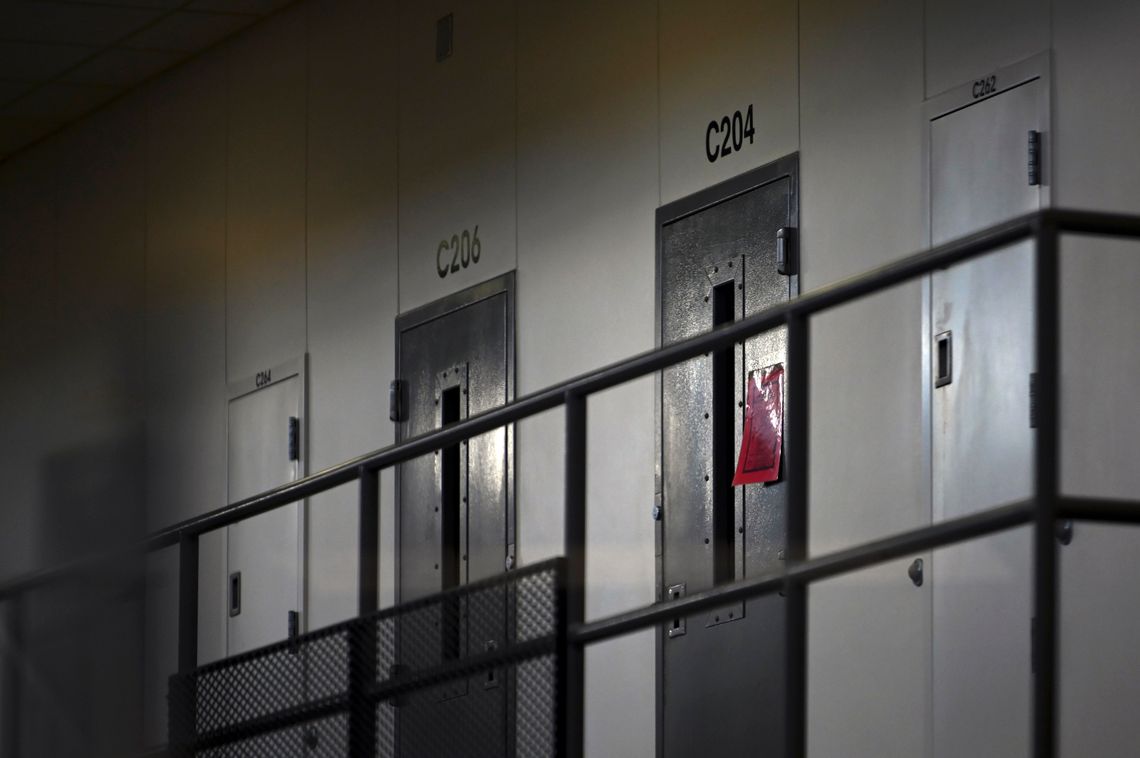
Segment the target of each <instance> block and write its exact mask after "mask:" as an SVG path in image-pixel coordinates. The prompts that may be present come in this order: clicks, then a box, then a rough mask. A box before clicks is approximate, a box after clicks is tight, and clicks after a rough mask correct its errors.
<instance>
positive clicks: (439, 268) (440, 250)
mask: <svg viewBox="0 0 1140 758" xmlns="http://www.w3.org/2000/svg"><path fill="white" fill-rule="evenodd" d="M448 253H450V254H451V262H450V263H448V260H447V257H448ZM482 254H483V244H482V243H481V242H479V225H478V224H476V225H475V231H473V232H471V231H468V230H466V229H464V230H463V233H462V234H453V235H451V239H443V240H440V243H439V247H437V248H436V250H435V270H436V273H438V274H439V278H440V279H443V278H444V277H445V276H447V275H448V274H455V273H458V272H459V270H460V269H464V268H467V267H468V266H473V265H475V264H476V263H478V262H479V256H481V255H482Z"/></svg>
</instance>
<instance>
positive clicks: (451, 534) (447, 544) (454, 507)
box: [439, 386, 463, 660]
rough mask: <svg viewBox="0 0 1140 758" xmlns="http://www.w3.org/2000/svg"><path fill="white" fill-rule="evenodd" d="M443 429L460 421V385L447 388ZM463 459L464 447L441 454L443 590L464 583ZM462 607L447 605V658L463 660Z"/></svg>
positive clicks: (456, 446)
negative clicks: (460, 611)
mask: <svg viewBox="0 0 1140 758" xmlns="http://www.w3.org/2000/svg"><path fill="white" fill-rule="evenodd" d="M440 413H441V420H442V424H441V425H442V426H448V425H449V424H454V423H455V422H456V421H459V419H460V389H459V387H458V386H456V387H450V388H448V389H445V390H444V391H443V392H442V393H441V397H440ZM461 460H462V456H461V453H460V444H459V443H458V442H457V443H455V444H454V445H448V446H447V447H445V448H444V449H443V450H442V451H441V452H440V504H439V516H440V557H439V568H440V589H443V590H449V589H452V588H454V587H458V586H459V584H460V563H461V556H460V550H461V544H460V541H461V534H462V529H461V528H460V526H461V520H462V508H461V504H460V501H461V498H462V495H461V492H462V489H463V484H462V481H461V477H462V471H463V469H462V466H461V463H460V462H461ZM459 626H460V624H459V607H458V605H457V604H455V603H452V602H448V603H445V604H444V619H443V637H442V645H443V657H444V659H445V660H446V659H451V658H458V657H459V652H460V651H459V636H460V635H459Z"/></svg>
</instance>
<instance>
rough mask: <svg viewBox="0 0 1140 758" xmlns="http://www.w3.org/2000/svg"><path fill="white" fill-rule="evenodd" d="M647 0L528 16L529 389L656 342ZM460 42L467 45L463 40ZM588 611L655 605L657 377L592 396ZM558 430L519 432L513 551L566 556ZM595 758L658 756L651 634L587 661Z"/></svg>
mask: <svg viewBox="0 0 1140 758" xmlns="http://www.w3.org/2000/svg"><path fill="white" fill-rule="evenodd" d="M654 14H655V8H654V4H653V3H652V2H637V3H624V4H620V5H616V6H615V5H612V4H607V3H602V2H590V3H585V4H582V3H578V4H574V5H573V6H566V7H563V6H560V5H557V4H530V3H523V4H520V7H519V84H518V86H519V95H518V96H519V116H518V118H519V148H518V149H519V164H518V165H519V193H518V214H519V251H520V254H519V279H518V345H519V347H518V367H519V368H518V375H519V394H520V395H521V394H526V393H528V392H531V391H534V390H537V389H540V388H542V387H544V386H546V385H549V384H552V383H554V382H557V381H559V380H562V379H566V378H569V377H571V376H573V375H575V374H578V373H580V372H582V371H586V370H588V369H590V368H594V367H597V366H599V365H603V364H605V363H607V362H610V361H614V360H617V359H619V358H622V357H625V356H628V355H631V354H633V353H636V352H639V351H642V350H645V349H648V348H650V347H652V346H653V330H654V325H653V313H654V308H653V298H654V284H653V282H654V272H653V267H654V231H653V223H654V221H653V218H654V214H653V212H654V208H655V207H656V206H657V204H658V187H657V149H656V123H655V122H656V111H657V108H656V98H655V87H654V82H655V75H656V71H655V69H656V53H657V50H656V39H655V33H656V27H655V24H654ZM457 46H458V43H457ZM588 424H589V429H590V433H589V440H588V444H589V461H588V465H589V482H588V493H587V495H588V500H589V505H588V508H589V513H588V536H587V540H588V551H587V552H588V556H589V558H588V561H587V572H588V574H587V609H586V612H587V615H588V616H590V617H597V616H600V615H605V614H609V613H614V612H617V611H619V610H623V609H626V608H630V607H633V606H637V605H643V604H646V603H649V602H652V600H653V599H654V573H653V529H652V521H651V520H650V510H651V508H652V504H653V383H652V381H651V380H642V381H638V382H635V383H633V384H631V385H628V386H624V387H621V388H619V389H617V390H614V391H611V392H608V393H606V394H605V395H603V396H598V397H596V398H594V399H592V400H591V403H590V411H589V417H588ZM563 432H564V425H563V423H562V421H561V418H560V417H559V416H558V414H557V413H555V414H547V415H544V416H542V417H540V418H538V419H535V420H534V421H531V422H528V423H525V424H522V425H520V429H519V434H518V452H517V456H518V457H517V461H518V497H519V521H520V525H519V555H520V558H521V560H522V561H523V562H525V563H531V562H533V561H536V560H540V559H541V558H544V557H546V556H549V555H552V554H561V553H562V544H561V535H562V528H561V525H562V518H563V511H562V485H563V476H562V465H563V458H562V454H563V439H562V434H563ZM586 680H587V684H586V686H587V693H588V698H587V712H586V741H587V752H588V753H589V754H591V755H623V756H625V755H628V756H636V755H643V756H648V755H652V754H653V750H654V739H653V734H654V699H653V697H654V695H653V693H654V689H653V688H654V685H653V682H654V643H653V635H652V634H651V633H645V634H638V635H635V636H631V637H627V638H623V639H621V640H619V641H616V642H613V643H609V644H606V645H603V646H597V647H594V648H592V649H591V650H590V651H588V655H587V663H586Z"/></svg>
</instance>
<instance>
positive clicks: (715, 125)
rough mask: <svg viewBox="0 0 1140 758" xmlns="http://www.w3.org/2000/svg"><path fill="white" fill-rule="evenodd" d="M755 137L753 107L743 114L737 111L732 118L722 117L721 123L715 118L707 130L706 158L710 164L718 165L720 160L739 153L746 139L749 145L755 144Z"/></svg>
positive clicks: (749, 107)
mask: <svg viewBox="0 0 1140 758" xmlns="http://www.w3.org/2000/svg"><path fill="white" fill-rule="evenodd" d="M755 136H756V128H755V127H754V126H753V125H752V106H751V105H749V106H748V110H747V111H746V112H745V113H743V114H741V112H740V111H736V112H735V113H733V114H732V115H731V116H722V117H721V119H720V120H719V121H717V120H716V119H715V118H714V119H713V120H712V121H710V122H709V125H708V127H707V128H706V129H705V157H706V158H708V159H709V163H716V161H717V159H718V158H723V157H724V156H726V155H731V154H732V151H734V150H736V151H738V152H739V150H740V149H741V148H742V147H744V140H745V138H747V139H748V144H749V145H751V144H753V138H754V137H755Z"/></svg>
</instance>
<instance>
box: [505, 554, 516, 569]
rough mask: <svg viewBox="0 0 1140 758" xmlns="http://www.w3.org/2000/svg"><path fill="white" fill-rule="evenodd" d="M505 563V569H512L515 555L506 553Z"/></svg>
mask: <svg viewBox="0 0 1140 758" xmlns="http://www.w3.org/2000/svg"><path fill="white" fill-rule="evenodd" d="M505 565H506V567H507V571H510V570H511V569H513V568H514V567H515V557H514V556H513V555H508V556H507V560H506V563H505Z"/></svg>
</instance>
